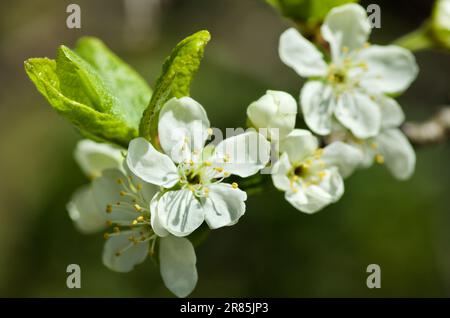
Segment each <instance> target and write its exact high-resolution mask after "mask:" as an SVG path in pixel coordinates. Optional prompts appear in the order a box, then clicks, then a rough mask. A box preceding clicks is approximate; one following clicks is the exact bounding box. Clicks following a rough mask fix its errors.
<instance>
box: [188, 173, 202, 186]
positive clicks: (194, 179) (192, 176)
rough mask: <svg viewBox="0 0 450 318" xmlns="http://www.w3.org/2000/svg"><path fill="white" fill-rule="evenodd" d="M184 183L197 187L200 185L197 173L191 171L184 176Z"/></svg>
mask: <svg viewBox="0 0 450 318" xmlns="http://www.w3.org/2000/svg"><path fill="white" fill-rule="evenodd" d="M186 181H187V182H188V183H189V184H191V185H197V184H200V183H201V181H202V180H201V177H200V174H199V173H198V172H195V171H191V172H189V173H188V174H187V175H186Z"/></svg>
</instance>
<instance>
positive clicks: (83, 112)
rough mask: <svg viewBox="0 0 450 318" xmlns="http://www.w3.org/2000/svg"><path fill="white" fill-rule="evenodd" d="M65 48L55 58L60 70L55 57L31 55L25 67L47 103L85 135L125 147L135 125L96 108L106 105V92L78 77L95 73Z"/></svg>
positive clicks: (105, 107) (90, 77)
mask: <svg viewBox="0 0 450 318" xmlns="http://www.w3.org/2000/svg"><path fill="white" fill-rule="evenodd" d="M64 51H65V49H64V48H62V49H61V51H60V54H63V56H60V55H59V54H58V60H59V61H62V62H61V63H62V64H61V65H59V70H58V66H57V62H56V61H55V60H50V59H47V58H32V59H28V60H27V61H25V71H26V72H27V74H28V76H29V77H30V79H31V80H32V81H33V83H34V84H35V85H36V88H37V89H38V91H39V92H40V93H41V94H42V95H43V96H44V97H45V98H46V99H47V100H48V102H49V103H50V105H52V106H53V108H55V109H56V111H57V112H58V113H60V114H61V115H62V116H64V117H65V118H66V119H68V120H69V121H70V122H72V123H73V124H74V125H75V126H76V127H78V128H79V129H80V131H81V133H82V134H84V135H85V136H86V137H88V138H92V139H94V140H98V141H110V142H114V143H117V144H119V145H122V146H124V147H127V146H128V142H129V141H130V140H131V139H132V138H134V137H135V136H136V135H137V131H136V129H134V128H131V127H129V126H128V125H127V124H126V123H125V122H124V121H123V120H121V119H120V118H118V117H116V116H115V115H113V114H109V113H104V112H102V111H99V109H100V110H106V109H107V107H108V105H109V104H108V103H109V101H108V98H109V96H108V95H104V96H103V95H102V94H103V93H104V91H103V88H102V87H101V85H100V84H98V83H96V82H95V80H94V81H93V82H92V81H89V80H86V79H85V80H81V79H80V77H81V78H83V77H86V78H88V79H91V80H92V78H95V76H96V75H95V74H91V73H90V70H89V68H86V69H85V68H84V67H86V65H83V62H82V61H80V60H78V59H77V58H76V57H74V56H72V55H71V54H70V53H68V54H67V55H66V53H67V52H68V51H67V52H64ZM66 56H69V57H68V58H67V59H69V58H73V59H74V60H76V61H75V63H73V64H71V63H69V62H68V61H67V60H66ZM76 65H79V66H81V67H83V69H79V68H77V67H75V66H76ZM69 69H71V70H73V71H74V72H75V74H79V76H69V75H68V74H67V73H66V72H67V71H68V70H69ZM64 70H65V71H64ZM58 71H59V72H58ZM59 75H61V77H60V76H59ZM105 94H106V93H105ZM105 100H106V102H105ZM101 103H103V104H101Z"/></svg>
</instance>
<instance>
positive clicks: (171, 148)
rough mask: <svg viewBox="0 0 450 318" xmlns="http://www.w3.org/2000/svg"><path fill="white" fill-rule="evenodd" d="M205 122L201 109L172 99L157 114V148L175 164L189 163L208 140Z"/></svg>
mask: <svg viewBox="0 0 450 318" xmlns="http://www.w3.org/2000/svg"><path fill="white" fill-rule="evenodd" d="M209 126H210V125H209V120H208V117H207V115H206V111H205V109H204V108H203V107H202V105H200V104H199V103H197V102H196V101H195V100H193V99H192V98H190V97H182V98H175V97H174V98H172V99H170V100H169V101H167V102H166V103H165V104H164V106H163V108H162V109H161V112H160V114H159V122H158V136H159V141H160V143H161V147H162V148H163V150H164V152H165V153H166V154H167V155H169V156H170V157H171V158H172V159H173V160H174V161H175V162H181V161H183V160H186V159H190V158H189V156H190V153H191V152H192V151H200V150H201V149H202V148H203V145H204V144H205V141H206V139H207V138H208V128H209Z"/></svg>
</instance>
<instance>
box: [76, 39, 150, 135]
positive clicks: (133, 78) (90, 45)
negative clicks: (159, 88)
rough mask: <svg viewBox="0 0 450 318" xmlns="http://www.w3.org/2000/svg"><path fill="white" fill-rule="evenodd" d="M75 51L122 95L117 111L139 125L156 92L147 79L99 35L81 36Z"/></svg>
mask: <svg viewBox="0 0 450 318" xmlns="http://www.w3.org/2000/svg"><path fill="white" fill-rule="evenodd" d="M75 52H76V53H77V54H78V55H79V56H81V57H82V58H83V59H84V60H85V61H87V62H88V63H89V64H90V65H91V66H92V67H93V68H94V69H95V70H96V71H97V73H98V74H99V75H100V76H101V78H102V80H103V82H104V84H105V86H106V87H107V88H108V90H109V91H110V92H112V94H113V95H114V96H115V97H116V98H117V99H118V101H119V102H118V103H115V104H114V107H115V108H114V109H113V113H117V114H118V116H121V117H122V118H123V119H124V120H125V121H126V122H127V123H128V124H129V125H131V127H135V128H136V129H137V128H138V127H139V122H140V120H141V117H142V113H143V112H144V110H145V108H146V107H147V105H148V103H149V101H150V98H151V96H152V91H151V89H150V87H149V86H148V85H147V83H146V82H145V80H144V79H143V78H142V77H141V76H140V75H139V74H138V73H137V72H136V71H135V70H133V69H132V68H131V67H130V66H129V65H128V64H126V63H125V62H123V61H122V60H121V59H120V58H119V57H118V56H117V55H115V54H114V53H113V52H112V51H111V50H109V49H108V47H107V46H106V45H105V44H104V43H103V42H102V41H100V40H99V39H97V38H94V37H83V38H81V39H80V40H78V42H77V44H76V46H75Z"/></svg>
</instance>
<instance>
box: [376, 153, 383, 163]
mask: <svg viewBox="0 0 450 318" xmlns="http://www.w3.org/2000/svg"><path fill="white" fill-rule="evenodd" d="M375 161H376V162H377V163H378V164H380V165H382V164H383V163H384V157H383V155H381V154H376V156H375Z"/></svg>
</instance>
